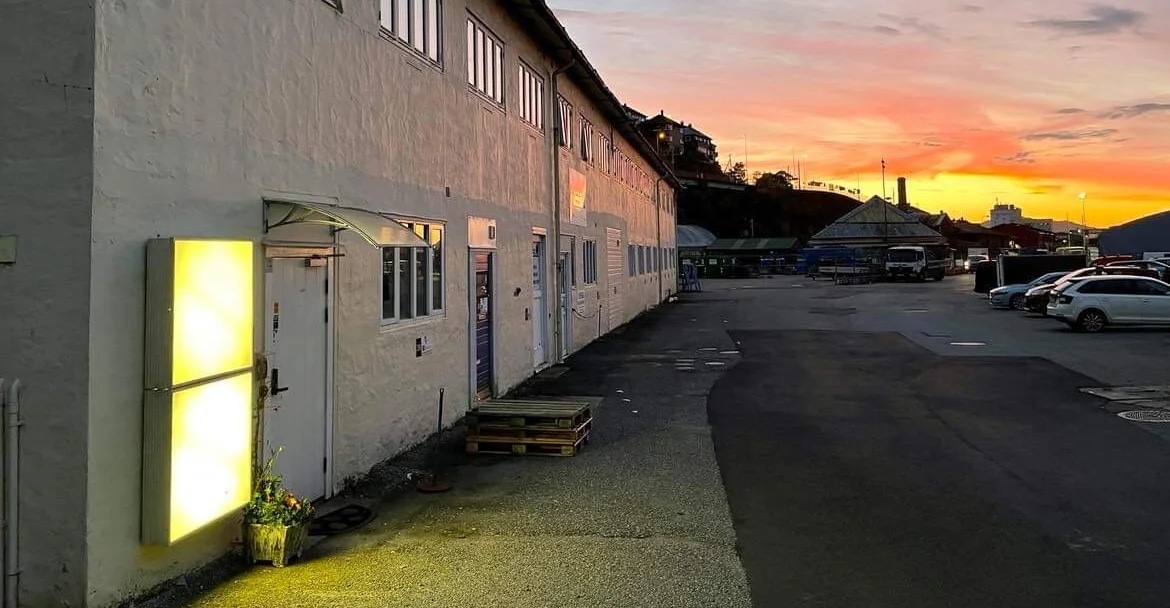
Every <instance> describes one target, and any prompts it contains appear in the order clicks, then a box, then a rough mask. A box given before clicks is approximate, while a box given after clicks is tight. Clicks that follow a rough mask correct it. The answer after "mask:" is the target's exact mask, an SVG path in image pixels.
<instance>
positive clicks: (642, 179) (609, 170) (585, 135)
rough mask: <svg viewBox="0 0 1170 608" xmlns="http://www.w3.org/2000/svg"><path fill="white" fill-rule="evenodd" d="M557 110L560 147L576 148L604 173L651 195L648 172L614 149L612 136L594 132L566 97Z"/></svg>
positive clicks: (582, 156) (560, 100)
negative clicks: (575, 113)
mask: <svg viewBox="0 0 1170 608" xmlns="http://www.w3.org/2000/svg"><path fill="white" fill-rule="evenodd" d="M557 108H558V112H559V114H558V119H559V120H560V129H559V131H560V139H561V141H560V143H561V146H563V147H565V148H568V149H570V150H572V149H574V148H576V150H577V152H578V153H579V155H580V157H581V160H583V161H585V162H587V163H589V164H591V165H593V166H595V167H597V168H598V169H599V170H600V171H601V172H603V173H606V174H608V175H612V176H614V177H616V178H618V179H619V180H621V182H622V183H624V184H625V185H627V186H629V187H631V188H633V189H634V190H637V191H638V192H639V193H641V194H642V195H643V196H650V194H651V191H652V190H653V189H654V185H653V184H654V182H653V181H651V179H650V174H649V173H646V172H645V171H643V170H642V168H641V167H639V166H638V164H637V163H635V162H634V160H633V159H631V158H630V157H629V156H627V155H626V154H625V153H624V152H622V151H621V150H619V149H618V148H617V146H614V145H613V141H612V140H610V138H609V137H606V136H605V135H604V134H603V133H602V132H601V131H599V130H597V129H595V128H594V127H593V123H592V122H590V121H589V119H588V118H585V115H583V114H582V115H580V116H575V115H574V112H573V104H571V103H569V101H568V100H567V99H565V98H564V97H560V98H559V99H557ZM574 118H576V119H577V120H576V125H577V128H576V129H575V130H576V135H577V137H576V143H574V137H573V132H574V129H573V128H572V125H573V124H574Z"/></svg>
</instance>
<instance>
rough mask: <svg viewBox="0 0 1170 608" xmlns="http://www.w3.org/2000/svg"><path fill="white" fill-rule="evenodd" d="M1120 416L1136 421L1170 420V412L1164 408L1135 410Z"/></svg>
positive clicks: (1122, 413)
mask: <svg viewBox="0 0 1170 608" xmlns="http://www.w3.org/2000/svg"><path fill="white" fill-rule="evenodd" d="M1118 416H1120V417H1122V418H1125V419H1126V420H1132V421H1134V422H1170V412H1167V411H1164V410H1134V411H1131V412H1121V413H1120V414H1118Z"/></svg>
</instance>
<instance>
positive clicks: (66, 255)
mask: <svg viewBox="0 0 1170 608" xmlns="http://www.w3.org/2000/svg"><path fill="white" fill-rule="evenodd" d="M0 39H2V40H3V41H4V45H5V49H6V50H5V53H6V54H8V53H14V56H6V57H5V59H7V61H5V62H3V63H0V76H2V77H3V78H2V80H3V82H5V83H6V84H5V86H4V87H0V100H2V101H3V106H4V107H5V108H6V111H5V112H4V113H3V114H2V115H0V132H2V133H4V134H5V136H4V137H2V138H0V286H3V289H0V345H3V348H0V377H5V378H8V379H10V380H11V379H13V378H20V379H21V381H22V383H23V385H24V386H25V391H24V393H23V397H22V399H21V401H22V407H23V414H22V417H23V422H24V424H23V426H22V427H21V437H20V438H21V447H20V450H21V451H20V463H21V464H20V470H21V477H20V480H19V483H17V484H14V485H15V487H16V488H17V489H18V490H19V498H18V503H19V505H20V518H19V526H18V527H17V528H16V529H15V530H9V533H10V534H11V533H15V534H16V535H17V536H16V538H17V539H18V540H19V549H18V550H16V552H15V554H14V555H13V556H11V558H12V559H11V561H10V562H9V564H8V565H9V566H11V565H12V564H17V566H15V567H14V568H15V569H16V570H18V574H17V575H15V576H9V577H7V578H8V580H9V581H14V582H15V583H16V584H17V585H18V587H17V591H18V595H19V598H20V600H19V605H21V606H58V605H61V606H64V605H69V606H104V605H109V604H111V603H114V602H117V601H119V600H121V599H124V598H126V597H130V596H133V595H135V594H137V593H140V592H142V591H144V590H146V589H149V588H150V587H151V586H153V585H155V584H158V583H159V582H161V581H165V580H167V579H170V578H172V577H174V576H176V575H179V574H181V573H183V572H185V571H188V570H190V569H192V568H195V567H198V566H200V565H201V564H204V563H206V562H208V561H209V560H211V559H214V558H215V557H217V556H220V555H222V554H224V553H225V552H226V551H228V550H229V549H230V547H231V545H232V542H233V541H234V540H235V538H236V537H237V535H238V533H239V518H238V509H237V507H238V506H239V505H238V504H234V503H233V502H232V498H231V497H230V496H228V497H226V498H225V497H224V496H226V494H224V493H225V492H227V490H223V491H221V489H219V488H221V486H217V485H215V483H218V482H217V481H216V480H208V479H200V481H199V483H201V484H202V483H204V482H206V484H207V485H206V487H207V488H211V489H209V490H207V492H218V493H219V494H217V497H218V498H217V500H219V501H220V502H219V503H216V505H210V506H208V507H207V508H206V509H203V510H202V511H199V513H189V514H187V516H188V519H187V520H185V521H184V522H179V521H178V519H176V518H178V517H179V516H178V515H176V511H175V509H177V508H178V507H177V506H176V505H177V504H178V503H177V502H176V501H177V499H176V498H175V497H176V496H179V495H180V494H182V493H183V492H184V491H185V490H184V487H182V483H181V482H180V481H176V480H181V479H183V476H184V475H190V474H191V472H190V471H187V470H186V469H183V468H182V467H181V466H180V464H179V462H180V459H179V457H178V456H177V455H172V453H171V451H172V450H177V449H178V448H177V447H175V446H179V445H180V444H183V443H182V442H184V441H189V440H190V438H189V437H186V436H184V437H179V434H180V433H187V434H193V433H196V430H191V429H182V428H180V425H181V423H180V422H174V423H173V424H172V422H171V421H172V420H175V421H178V420H181V419H182V418H181V415H180V412H183V411H185V412H186V413H185V414H183V415H190V414H191V410H190V409H188V410H182V408H184V407H187V408H196V409H198V407H197V406H198V403H195V402H192V403H195V405H191V403H188V404H187V405H183V404H182V403H180V401H181V395H183V394H187V393H192V394H193V391H199V390H203V389H205V388H207V390H211V389H210V388H208V387H215V386H218V383H220V382H221V381H222V382H228V380H227V379H232V380H231V381H232V382H235V383H236V384H237V385H243V386H245V387H246V389H247V391H248V395H247V397H248V399H247V400H246V401H245V403H246V404H247V405H248V407H249V408H250V409H249V411H253V412H254V413H256V414H257V416H256V418H255V426H254V427H252V428H249V429H244V430H241V431H240V433H243V434H240V435H239V437H243V438H244V440H245V441H247V442H248V444H249V445H247V446H245V452H243V453H245V455H246V456H248V458H249V459H250V460H251V461H252V462H255V460H256V459H257V458H261V457H263V455H264V453H265V452H266V451H267V450H269V449H271V448H273V447H276V446H284V453H283V454H282V456H281V460H280V464H281V470H282V472H283V473H284V474H285V475H286V478H287V481H288V482H289V483H290V484H291V485H292V486H293V489H294V490H295V491H297V492H299V493H302V494H307V495H309V496H310V497H326V498H327V497H329V496H331V495H332V494H333V493H334V492H336V491H337V490H338V489H339V488H340V487H341V485H342V483H343V482H344V480H346V479H347V478H349V477H351V476H355V475H360V474H362V473H364V472H365V471H367V470H368V469H369V468H370V467H371V466H372V465H374V464H376V463H377V462H379V461H381V460H383V459H386V458H389V457H392V456H394V455H396V454H398V453H400V452H402V451H403V450H405V449H407V448H409V447H411V446H412V445H415V444H417V443H419V442H420V441H422V440H423V439H425V438H426V436H427V435H428V434H429V433H430V432H432V431H433V430H434V428H435V424H436V400H437V399H438V393H439V391H440V389H443V390H444V391H445V395H446V403H447V411H448V413H449V414H448V417H447V419H446V420H445V421H444V422H445V423H446V424H450V423H453V422H454V421H455V420H456V419H457V418H458V417H459V416H460V415H461V414H462V413H463V412H464V411H466V410H467V409H468V408H469V407H472V406H473V404H474V402H475V401H476V400H477V399H483V398H489V397H491V396H499V395H502V394H503V393H505V392H506V391H508V390H509V389H510V388H511V387H514V386H516V385H517V384H518V383H520V382H522V381H524V380H525V379H527V378H529V377H530V376H532V375H533V374H534V373H535V372H537V371H539V370H540V369H542V368H544V367H546V366H549V365H552V364H554V363H556V362H558V361H561V360H563V359H564V358H565V357H566V356H567V355H569V354H571V353H572V352H574V351H576V350H578V349H580V348H582V347H583V346H585V345H587V344H588V343H590V342H591V341H592V340H594V339H596V338H597V337H598V336H599V335H600V334H602V333H605V332H608V331H610V330H612V329H614V328H616V327H618V326H620V325H622V324H624V323H625V322H627V321H628V320H630V319H632V318H633V317H635V316H637V315H638V314H640V313H641V312H643V311H645V310H647V309H649V308H651V307H653V306H655V305H656V304H658V303H659V302H661V301H663V300H664V298H666V297H668V296H669V295H670V294H671V292H672V291H673V290H674V285H675V279H674V276H675V270H674V268H673V266H674V263H673V260H674V259H675V256H674V236H675V188H676V187H677V182H676V181H675V180H674V178H673V177H672V176H671V175H670V173H669V171H668V170H667V168H666V166H665V165H663V164H662V162H661V161H660V159H659V158H658V157H657V156H656V155H655V154H654V153H653V150H652V149H651V148H650V147H649V146H648V145H647V144H646V142H645V141H644V140H643V139H642V138H641V137H640V136H639V135H638V133H637V131H636V130H635V129H634V127H633V126H631V125H630V123H629V122H628V121H627V119H626V115H625V112H624V110H623V108H622V105H621V104H620V103H619V101H618V100H617V98H616V97H615V96H614V95H613V93H611V92H610V90H609V89H608V88H606V85H605V84H604V82H603V81H602V80H601V78H600V76H599V75H598V74H597V72H596V71H595V70H594V69H593V68H592V67H591V66H590V64H589V63H588V61H587V60H586V58H585V57H584V56H583V55H582V53H581V52H580V50H579V49H578V48H577V47H576V45H575V44H574V43H573V42H572V40H571V39H570V38H569V36H568V34H567V33H566V32H565V30H564V29H563V28H562V27H561V25H560V24H559V23H558V22H557V20H556V18H555V17H554V16H553V14H552V12H551V11H550V10H549V8H548V7H547V6H546V4H545V3H544V2H543V0H512V1H497V0H361V1H359V0H250V1H248V2H223V1H219V0H212V1H206V2H157V1H142V2H121V1H115V0H98V1H97V2H94V3H90V4H88V5H86V4H84V3H83V4H82V5H77V4H76V3H74V2H68V1H67V0H39V1H38V2H17V5H16V6H15V7H13V8H11V9H10V10H8V11H5V12H4V16H3V18H0ZM220 243H222V244H224V246H223V247H219V245H218V244H220ZM148 244H149V246H150V248H151V251H152V252H153V253H152V257H151V259H150V264H149V265H148V263H147V249H148ZM233 256H234V257H233ZM233 260H234V261H233ZM239 260H244V262H240V261H239ZM148 279H150V281H148ZM217 281H221V283H219V289H220V290H221V291H220V292H218V293H217V292H216V284H217V283H216V282H217ZM148 283H149V285H148ZM249 285H250V286H251V290H249V287H248V286H249ZM185 290H193V291H191V293H193V294H194V295H189V294H187V292H186V291H185ZM185 294H186V295H185ZM225 294H228V295H225ZM188 297H191V298H194V299H193V300H187V299H184V298H188ZM199 306H202V307H203V308H200V309H199V310H200V311H201V312H199V311H197V313H192V312H190V310H189V309H190V307H199ZM232 307H235V308H232ZM241 307H242V308H241ZM229 308H231V309H232V310H228V309H229ZM239 310H244V311H246V312H247V314H244V315H243V316H240V315H238V314H236V315H235V316H232V315H233V314H235V313H234V312H233V311H235V312H238V311H239ZM218 313H224V316H222V318H221V317H216V318H212V317H208V316H207V315H212V316H214V315H215V314H218ZM183 315H194V316H193V317H191V318H192V319H195V320H194V321H190V323H195V325H184V323H188V321H186V320H184V319H185V317H183ZM199 315H204V316H199ZM190 328H200V329H199V330H198V331H195V330H191V331H187V330H188V329H190ZM224 328H246V329H237V334H235V335H228V336H227V337H226V338H224V337H223V336H220V338H221V340H220V341H219V342H215V343H214V344H212V345H211V346H208V344H211V342H212V341H213V338H214V337H215V336H217V335H219V334H217V333H216V332H220V331H221V330H222V331H227V330H225V329H224ZM160 332H161V333H160ZM184 332H186V333H184ZM238 332H243V333H238ZM221 333H222V332H221ZM229 333H230V332H229ZM183 340H188V341H193V342H192V343H200V344H201V346H200V344H197V345H196V346H197V347H199V348H203V350H200V351H199V352H197V353H195V354H189V353H186V351H185V350H184V349H185V348H187V346H184V342H183ZM223 340H228V341H230V342H231V343H230V344H229V343H227V342H224V341H223ZM200 341H202V342H200ZM144 345H145V346H144ZM249 348H250V350H248V349H249ZM216 349H218V350H216ZM232 349H234V351H233V352H235V353H236V355H235V356H236V359H230V357H229V358H224V359H223V360H219V359H216V360H212V359H213V358H214V357H218V356H220V355H221V354H222V355H223V356H224V357H227V355H228V354H229V353H228V351H231V350H232ZM241 349H243V350H241ZM240 352H243V353H244V354H243V355H242V356H244V357H247V359H239V353H240ZM184 357H195V358H196V359H194V361H195V363H191V364H190V365H192V366H196V363H197V364H198V366H196V367H198V369H195V368H194V367H192V368H191V369H183V370H180V369H179V368H180V367H181V366H182V365H184V363H183V361H185V360H186V359H184ZM200 357H202V358H200ZM233 361H234V363H233ZM200 366H201V367H200ZM172 368H173V369H172ZM180 372H183V373H187V372H190V373H189V374H188V375H187V376H183V375H182V374H181V373H180ZM248 379H250V383H248ZM224 390H227V389H224ZM184 391H186V393H184ZM221 394H223V395H227V394H228V393H221ZM192 398H193V397H192ZM227 400H228V398H227V397H224V398H223V399H222V400H221V401H218V402H216V403H218V405H217V406H216V407H219V408H221V409H224V408H227V406H226V405H224V404H225V403H227ZM255 404H258V406H257V407H252V406H253V405H255ZM207 411H210V410H205V411H204V413H203V415H204V416H205V417H206V416H210V414H208V413H207ZM216 411H219V410H216ZM224 411H227V409H224ZM451 412H454V413H451ZM196 413H198V412H196ZM228 418H230V417H227V418H224V419H222V420H213V422H215V423H216V424H212V425H211V426H210V427H209V429H205V430H206V431H208V432H210V431H211V430H214V431H215V432H216V433H218V437H217V438H216V441H221V442H227V441H229V439H230V437H235V436H236V435H233V433H232V431H233V430H236V429H235V427H233V425H235V424H237V422H238V418H231V419H230V420H229V419H228ZM249 420H251V418H249ZM214 427H218V428H214ZM183 445H186V444H183ZM225 445H226V444H225ZM225 462H226V461H225ZM225 466H226V465H225ZM225 470H226V469H225ZM195 474H196V475H197V476H198V475H203V476H204V477H206V476H207V475H209V473H207V472H199V471H196V472H195ZM167 480H169V483H170V485H169V486H167ZM237 481H238V480H237ZM191 487H195V486H191ZM199 487H201V488H202V487H204V486H203V485H201V486H199ZM224 487H226V486H224ZM221 494H222V496H221ZM193 496H194V497H195V498H190V497H188V500H189V501H193V502H196V503H198V502H199V501H200V499H199V496H201V495H200V494H199V493H198V492H196V493H194V494H193ZM167 497H169V500H170V502H169V503H168V502H166V501H167V500H168V498H167ZM217 505H218V506H217ZM196 506H198V505H196ZM168 518H169V519H168ZM11 571H12V570H10V572H11ZM12 595H17V594H16V593H14V594H12Z"/></svg>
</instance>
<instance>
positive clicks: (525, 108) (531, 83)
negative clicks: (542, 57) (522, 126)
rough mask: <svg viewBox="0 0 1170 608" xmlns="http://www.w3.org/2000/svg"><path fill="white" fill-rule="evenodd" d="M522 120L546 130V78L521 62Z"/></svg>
mask: <svg viewBox="0 0 1170 608" xmlns="http://www.w3.org/2000/svg"><path fill="white" fill-rule="evenodd" d="M520 120H523V121H524V122H526V123H528V124H530V125H532V126H534V127H536V128H537V129H540V130H541V131H543V130H544V78H541V77H540V74H537V73H536V70H534V69H532V68H531V67H528V64H526V63H524V62H523V61H521V62H520Z"/></svg>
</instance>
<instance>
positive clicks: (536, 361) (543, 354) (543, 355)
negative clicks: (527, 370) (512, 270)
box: [532, 234, 549, 367]
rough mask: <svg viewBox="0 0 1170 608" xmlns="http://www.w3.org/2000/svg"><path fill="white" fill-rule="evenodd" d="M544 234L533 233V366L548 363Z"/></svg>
mask: <svg viewBox="0 0 1170 608" xmlns="http://www.w3.org/2000/svg"><path fill="white" fill-rule="evenodd" d="M544 271H545V268H544V235H541V234H534V235H532V366H533V367H540V366H542V365H544V364H545V363H548V352H547V349H546V348H545V344H546V343H547V342H548V317H549V315H548V307H547V306H546V305H545V295H544V283H545V280H544Z"/></svg>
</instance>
